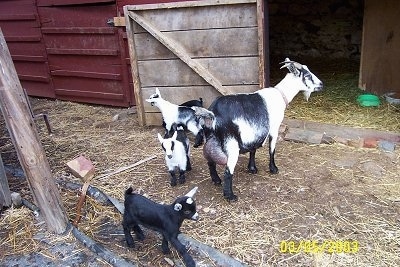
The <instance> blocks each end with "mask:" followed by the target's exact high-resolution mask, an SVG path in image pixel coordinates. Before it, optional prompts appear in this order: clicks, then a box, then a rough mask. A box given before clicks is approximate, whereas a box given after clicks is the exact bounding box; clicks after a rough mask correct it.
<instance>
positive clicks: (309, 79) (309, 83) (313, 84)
mask: <svg viewBox="0 0 400 267" xmlns="http://www.w3.org/2000/svg"><path fill="white" fill-rule="evenodd" d="M299 71H300V77H301V78H302V80H303V83H304V84H305V86H306V87H307V89H306V90H304V92H303V93H304V96H305V98H306V100H308V99H309V98H310V95H311V93H312V92H318V91H321V90H322V88H323V83H322V81H321V80H320V79H318V77H317V76H316V75H315V74H314V73H312V72H311V71H310V70H309V69H308V67H307V66H306V65H302V69H301V70H299Z"/></svg>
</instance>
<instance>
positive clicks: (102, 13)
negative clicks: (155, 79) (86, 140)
mask: <svg viewBox="0 0 400 267" xmlns="http://www.w3.org/2000/svg"><path fill="white" fill-rule="evenodd" d="M37 5H38V11H39V16H40V20H41V24H42V33H43V39H44V42H45V45H46V49H47V54H48V61H49V67H50V72H51V76H52V79H53V83H54V88H55V95H56V98H57V99H62V100H70V101H77V102H87V103H96V104H104V105H113V106H131V105H133V104H134V103H135V99H134V94H133V88H132V87H130V85H129V78H128V76H129V72H128V64H127V62H126V58H127V56H126V51H125V46H124V41H123V37H122V29H119V28H117V27H113V26H112V25H109V24H107V22H108V20H110V19H111V20H112V18H113V17H115V16H116V15H117V7H116V4H115V0H114V1H112V0H57V1H56V0H37Z"/></svg>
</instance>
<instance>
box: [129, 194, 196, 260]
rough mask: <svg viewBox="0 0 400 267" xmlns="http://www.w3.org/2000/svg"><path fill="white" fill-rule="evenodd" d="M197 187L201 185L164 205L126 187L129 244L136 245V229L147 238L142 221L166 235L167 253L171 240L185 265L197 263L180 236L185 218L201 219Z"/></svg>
mask: <svg viewBox="0 0 400 267" xmlns="http://www.w3.org/2000/svg"><path fill="white" fill-rule="evenodd" d="M197 189H198V188H197V187H195V188H193V189H192V190H190V192H189V193H187V194H186V195H185V196H183V197H179V198H177V199H176V200H175V201H174V202H173V203H172V204H170V205H162V204H158V203H156V202H154V201H152V200H150V199H148V198H146V197H144V196H142V195H139V194H135V193H133V189H132V187H130V188H128V189H127V190H126V191H125V202H124V205H125V210H124V215H123V220H122V226H123V228H124V234H125V239H126V242H127V244H128V246H129V247H131V248H133V247H135V243H134V241H133V238H132V235H131V230H132V229H133V231H134V232H135V234H136V237H137V238H138V239H139V240H143V239H144V234H143V231H142V229H141V228H140V226H139V225H142V226H144V227H146V228H149V229H152V230H154V231H157V232H159V233H160V234H161V235H162V237H163V240H162V244H161V249H162V252H163V253H164V254H167V253H170V249H169V246H168V242H171V244H172V245H173V246H174V247H175V249H176V250H177V251H178V253H179V254H180V255H181V256H182V258H183V261H184V263H185V265H186V266H188V267H194V266H195V265H196V264H195V262H194V260H193V258H192V257H191V256H190V255H189V253H188V251H187V250H186V248H185V246H184V245H183V244H182V243H181V242H180V241H179V240H178V234H179V233H180V230H179V228H180V227H181V225H182V223H183V221H184V220H185V219H189V220H194V221H197V220H198V218H199V214H198V213H197V211H196V203H195V201H194V195H195V193H196V191H197Z"/></svg>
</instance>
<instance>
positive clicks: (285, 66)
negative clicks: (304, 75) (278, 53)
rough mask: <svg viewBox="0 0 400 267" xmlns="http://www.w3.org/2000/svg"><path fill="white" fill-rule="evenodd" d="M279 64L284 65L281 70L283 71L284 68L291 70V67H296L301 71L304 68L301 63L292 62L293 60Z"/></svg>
mask: <svg viewBox="0 0 400 267" xmlns="http://www.w3.org/2000/svg"><path fill="white" fill-rule="evenodd" d="M279 64H284V65H283V66H282V67H280V68H281V69H283V68H289V67H290V65H292V64H293V65H294V66H295V67H296V68H297V69H299V70H301V69H302V68H303V66H302V65H301V64H300V63H298V62H296V61H292V60H290V61H283V62H280V63H279Z"/></svg>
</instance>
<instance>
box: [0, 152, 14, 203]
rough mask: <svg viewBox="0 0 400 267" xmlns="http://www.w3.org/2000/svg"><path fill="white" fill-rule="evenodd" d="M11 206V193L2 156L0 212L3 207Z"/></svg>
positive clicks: (0, 164) (0, 168)
mask: <svg viewBox="0 0 400 267" xmlns="http://www.w3.org/2000/svg"><path fill="white" fill-rule="evenodd" d="M4 206H5V207H9V206H11V191H10V188H9V187H8V181H7V176H6V172H5V170H4V165H3V160H2V159H1V155H0V211H1V209H2V208H3V207H4Z"/></svg>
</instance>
